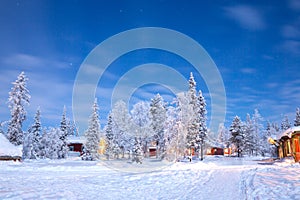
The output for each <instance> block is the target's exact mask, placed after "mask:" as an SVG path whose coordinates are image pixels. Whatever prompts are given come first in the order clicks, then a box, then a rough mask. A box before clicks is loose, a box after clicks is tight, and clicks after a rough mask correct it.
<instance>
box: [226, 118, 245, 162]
mask: <svg viewBox="0 0 300 200" xmlns="http://www.w3.org/2000/svg"><path fill="white" fill-rule="evenodd" d="M241 125H242V121H241V120H240V118H239V117H238V116H235V117H234V119H233V121H232V124H231V126H230V129H229V131H230V133H231V138H230V141H231V142H232V143H233V144H234V145H235V146H236V148H237V152H238V157H240V156H241V151H242V149H241V146H242V142H243V134H242V127H241Z"/></svg>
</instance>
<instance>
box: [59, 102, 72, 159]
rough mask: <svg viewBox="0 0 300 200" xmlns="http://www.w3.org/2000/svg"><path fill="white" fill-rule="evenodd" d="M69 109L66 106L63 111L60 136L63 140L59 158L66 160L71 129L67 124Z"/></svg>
mask: <svg viewBox="0 0 300 200" xmlns="http://www.w3.org/2000/svg"><path fill="white" fill-rule="evenodd" d="M66 113H67V109H66V106H64V109H63V115H62V120H61V122H60V133H59V134H60V135H59V139H60V140H61V147H60V149H59V151H58V152H59V153H58V158H66V157H67V155H68V150H69V149H68V141H67V140H68V138H67V136H68V131H69V127H68V124H67V117H66Z"/></svg>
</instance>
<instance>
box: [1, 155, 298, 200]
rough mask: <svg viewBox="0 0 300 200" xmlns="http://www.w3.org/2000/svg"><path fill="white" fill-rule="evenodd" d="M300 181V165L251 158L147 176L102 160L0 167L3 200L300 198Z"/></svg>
mask: <svg viewBox="0 0 300 200" xmlns="http://www.w3.org/2000/svg"><path fill="white" fill-rule="evenodd" d="M113 162H114V161H111V163H113ZM145 162H146V163H145V164H147V160H146V161H145ZM130 165H131V166H132V168H133V169H140V168H141V165H140V164H137V163H132V164H129V163H128V166H127V167H129V166H130ZM299 180H300V165H299V164H289V163H288V164H285V165H280V164H274V165H258V164H257V161H253V160H251V159H247V158H246V159H237V158H227V157H206V159H205V160H204V161H203V162H199V161H192V162H191V163H190V162H177V163H174V164H173V165H168V166H165V167H164V168H163V169H157V168H156V169H155V170H152V171H147V172H145V171H144V172H140V171H135V172H134V170H132V171H131V172H122V171H120V170H112V169H110V168H107V167H106V164H104V162H103V161H81V160H34V161H25V162H10V161H9V162H0V199H200V200H201V199H205V200H207V199H224V200H226V199H297V198H298V196H299V195H300V190H299V188H300V187H299V186H300V181H299Z"/></svg>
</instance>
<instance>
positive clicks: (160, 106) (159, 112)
mask: <svg viewBox="0 0 300 200" xmlns="http://www.w3.org/2000/svg"><path fill="white" fill-rule="evenodd" d="M150 119H151V127H152V130H153V133H154V140H155V141H156V145H157V151H158V152H157V157H161V158H163V157H164V153H165V150H166V149H165V142H166V141H165V135H164V128H165V122H166V108H165V103H164V100H163V98H162V97H161V96H160V95H159V94H157V95H156V96H155V97H154V98H153V99H151V104H150Z"/></svg>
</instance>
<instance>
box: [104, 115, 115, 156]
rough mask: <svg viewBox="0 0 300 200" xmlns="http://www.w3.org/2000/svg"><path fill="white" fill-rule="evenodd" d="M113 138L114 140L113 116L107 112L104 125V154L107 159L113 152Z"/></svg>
mask: <svg viewBox="0 0 300 200" xmlns="http://www.w3.org/2000/svg"><path fill="white" fill-rule="evenodd" d="M113 140H114V133H113V118H112V114H111V113H109V114H108V117H107V125H106V126H105V142H106V148H105V154H106V156H107V159H108V160H109V159H110V157H111V156H112V154H113V147H114V143H113Z"/></svg>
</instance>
